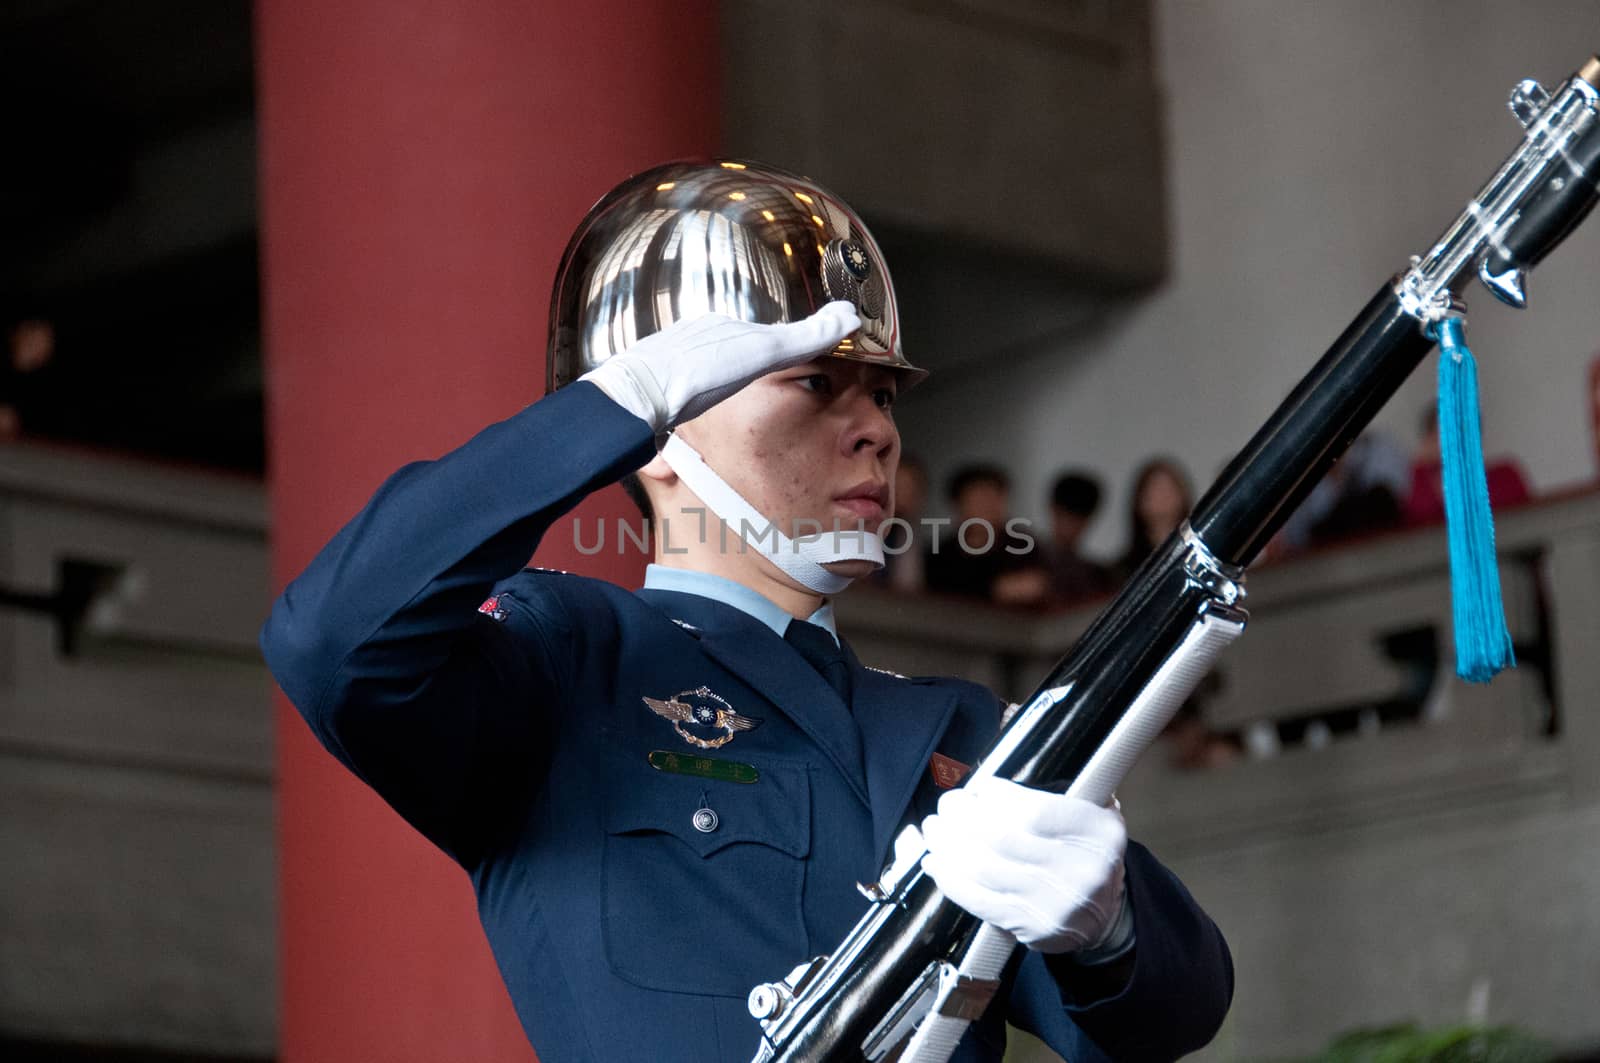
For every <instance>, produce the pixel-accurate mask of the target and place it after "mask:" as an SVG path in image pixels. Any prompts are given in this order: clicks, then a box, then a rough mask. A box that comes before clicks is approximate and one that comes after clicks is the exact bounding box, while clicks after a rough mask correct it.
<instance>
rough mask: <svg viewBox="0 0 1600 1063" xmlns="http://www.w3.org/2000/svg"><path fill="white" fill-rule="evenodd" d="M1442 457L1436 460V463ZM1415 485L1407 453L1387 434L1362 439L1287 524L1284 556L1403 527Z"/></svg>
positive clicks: (1279, 542) (1281, 540)
mask: <svg viewBox="0 0 1600 1063" xmlns="http://www.w3.org/2000/svg"><path fill="white" fill-rule="evenodd" d="M1437 457H1438V455H1437V452H1436V453H1435V460H1437ZM1409 483H1410V472H1409V470H1408V467H1407V459H1406V455H1405V451H1404V450H1402V449H1401V447H1400V444H1399V443H1397V442H1395V440H1394V438H1393V437H1392V436H1390V435H1388V434H1387V433H1384V432H1379V431H1372V432H1368V433H1366V434H1364V435H1362V436H1359V437H1357V439H1356V441H1355V442H1353V443H1351V444H1350V449H1349V450H1347V451H1345V453H1344V456H1343V457H1341V458H1340V459H1339V460H1338V461H1337V462H1336V463H1335V464H1334V466H1333V468H1331V469H1329V470H1328V473H1327V475H1326V476H1324V477H1323V478H1322V479H1321V481H1319V482H1318V483H1317V486H1316V487H1314V488H1312V489H1311V493H1310V494H1309V495H1307V496H1306V498H1305V501H1304V502H1301V503H1300V506H1299V508H1298V509H1296V510H1295V511H1294V514H1293V515H1292V516H1290V518H1289V519H1288V520H1287V521H1286V522H1284V525H1283V530H1282V531H1281V532H1279V533H1278V540H1277V546H1278V549H1279V551H1281V552H1282V553H1290V552H1294V551H1298V550H1305V549H1308V548H1310V547H1313V546H1323V545H1326V544H1328V543H1334V542H1338V541H1340V540H1343V539H1350V538H1354V537H1356V536H1360V535H1367V534H1370V533H1372V532H1377V531H1382V530H1384V529H1386V528H1394V527H1398V526H1399V525H1400V523H1401V519H1402V509H1401V499H1403V498H1405V497H1406V492H1407V490H1408V487H1409Z"/></svg>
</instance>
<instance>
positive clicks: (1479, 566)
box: [1437, 317, 1517, 683]
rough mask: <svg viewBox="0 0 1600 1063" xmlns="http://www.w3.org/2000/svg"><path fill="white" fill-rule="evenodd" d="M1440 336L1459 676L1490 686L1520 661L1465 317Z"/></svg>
mask: <svg viewBox="0 0 1600 1063" xmlns="http://www.w3.org/2000/svg"><path fill="white" fill-rule="evenodd" d="M1437 332H1438V339H1439V457H1440V461H1441V463H1442V464H1443V470H1442V471H1443V476H1444V512H1445V517H1446V519H1447V521H1448V523H1449V527H1450V596H1451V599H1452V604H1453V607H1454V612H1455V628H1456V674H1457V675H1459V676H1460V677H1461V678H1462V679H1465V680H1467V681H1468V682H1469V683H1487V682H1488V681H1489V680H1490V679H1493V678H1494V676H1495V673H1497V672H1499V671H1500V670H1501V669H1502V668H1507V667H1512V666H1515V665H1516V663H1517V662H1516V655H1515V653H1514V652H1513V651H1512V649H1511V632H1510V631H1508V630H1507V629H1506V613H1505V606H1504V605H1503V604H1502V602H1501V600H1500V569H1499V566H1498V565H1497V564H1496V562H1495V552H1494V514H1493V513H1492V512H1491V511H1490V509H1489V484H1488V480H1487V478H1486V476H1485V474H1484V469H1483V440H1482V438H1481V436H1480V435H1479V426H1478V367H1477V363H1476V362H1474V361H1473V358H1472V352H1471V351H1470V350H1468V349H1467V342H1466V339H1465V337H1464V336H1463V335H1462V329H1461V319H1460V318H1456V317H1451V318H1446V319H1444V320H1443V321H1441V322H1439V325H1438V329H1437Z"/></svg>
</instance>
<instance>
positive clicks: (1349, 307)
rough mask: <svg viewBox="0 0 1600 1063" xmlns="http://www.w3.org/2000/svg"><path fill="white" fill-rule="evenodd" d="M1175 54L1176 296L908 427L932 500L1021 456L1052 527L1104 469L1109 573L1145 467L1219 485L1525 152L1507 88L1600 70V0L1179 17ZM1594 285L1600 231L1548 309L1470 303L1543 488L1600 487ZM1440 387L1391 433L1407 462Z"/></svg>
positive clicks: (1492, 407)
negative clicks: (1157, 460) (1167, 459)
mask: <svg viewBox="0 0 1600 1063" xmlns="http://www.w3.org/2000/svg"><path fill="white" fill-rule="evenodd" d="M1156 41H1157V49H1156V51H1157V69H1158V71H1159V72H1160V76H1161V78H1162V80H1163V82H1164V86H1163V87H1164V90H1165V92H1166V99H1167V121H1168V126H1169V129H1168V134H1169V136H1168V165H1169V167H1170V171H1169V181H1168V185H1167V187H1168V190H1169V194H1170V195H1171V196H1172V205H1171V207H1172V209H1171V218H1172V235H1173V241H1174V255H1175V260H1174V262H1173V270H1172V274H1171V279H1170V281H1169V283H1168V284H1167V286H1166V287H1165V288H1164V289H1163V290H1161V291H1160V292H1159V293H1157V294H1156V295H1154V296H1152V297H1150V298H1148V299H1145V300H1143V301H1141V302H1139V303H1137V304H1135V305H1133V306H1131V307H1128V308H1126V309H1124V310H1121V311H1118V312H1115V313H1112V314H1110V315H1109V316H1108V317H1107V318H1106V319H1104V320H1102V321H1101V322H1100V324H1099V326H1098V327H1096V328H1094V329H1092V330H1090V331H1089V332H1088V333H1087V334H1082V335H1079V336H1078V337H1077V338H1075V339H1064V340H1061V341H1059V342H1055V343H1051V344H1048V345H1045V346H1044V347H1043V348H1042V349H1037V350H1035V352H1034V353H1031V354H1018V353H1016V352H1005V354H1004V357H1003V358H1002V357H997V358H994V359H989V360H987V361H984V360H979V361H977V362H975V363H973V364H972V365H971V366H967V367H962V368H959V369H952V370H950V371H948V372H946V373H945V374H942V375H939V376H935V377H934V378H933V379H931V380H930V381H929V382H928V383H927V384H925V385H923V386H922V388H921V389H919V390H918V391H917V392H915V393H913V394H912V395H911V396H910V397H909V398H908V399H907V401H906V402H904V403H903V404H902V405H901V407H900V419H901V423H902V425H903V427H904V429H905V434H906V437H907V444H908V448H909V449H912V450H915V451H920V452H922V453H924V454H926V455H927V456H928V457H929V458H930V459H931V461H932V465H933V467H934V471H935V474H936V480H937V478H938V477H940V476H942V474H944V473H946V472H948V471H949V470H950V469H951V468H952V467H953V466H954V465H955V464H957V463H958V462H959V461H961V460H963V459H965V458H969V457H975V456H981V457H986V458H990V459H995V460H1000V461H1002V462H1003V463H1004V464H1006V465H1007V466H1008V467H1009V468H1011V469H1012V470H1013V472H1014V474H1015V475H1016V477H1017V483H1016V488H1015V490H1014V492H1013V499H1014V502H1015V504H1016V508H1017V510H1018V512H1019V514H1021V515H1032V516H1036V517H1042V516H1043V515H1044V514H1043V510H1044V498H1045V492H1046V491H1047V490H1048V485H1049V483H1050V481H1051V479H1052V478H1053V475H1054V473H1055V472H1056V471H1057V470H1058V469H1059V468H1060V467H1061V466H1063V465H1066V464H1087V465H1089V466H1091V467H1094V468H1096V469H1099V470H1101V471H1102V472H1103V473H1104V474H1105V476H1106V477H1107V482H1108V486H1111V487H1113V488H1114V490H1113V491H1112V493H1111V494H1110V496H1109V497H1108V499H1107V505H1106V507H1105V509H1104V511H1103V515H1102V517H1101V518H1100V519H1099V521H1098V522H1097V523H1096V525H1095V527H1094V528H1093V529H1092V531H1091V539H1090V547H1091V550H1092V551H1100V552H1103V553H1108V554H1109V553H1114V552H1116V551H1119V550H1120V549H1121V548H1122V546H1123V537H1124V535H1125V534H1126V532H1125V529H1124V527H1123V523H1122V521H1123V518H1122V516H1121V513H1122V512H1123V509H1124V503H1123V501H1122V497H1121V496H1122V493H1123V491H1124V490H1125V485H1126V481H1127V480H1128V479H1129V478H1130V476H1131V473H1132V470H1133V469H1134V468H1135V467H1136V466H1137V465H1138V463H1139V462H1140V461H1142V460H1143V459H1144V458H1145V457H1147V456H1149V455H1152V454H1154V453H1158V452H1171V453H1174V454H1176V455H1177V456H1179V457H1180V458H1181V459H1182V460H1183V462H1184V463H1185V464H1186V465H1187V466H1188V467H1189V469H1190V471H1191V473H1192V474H1193V476H1194V477H1195V480H1196V487H1197V488H1203V487H1204V486H1205V485H1206V483H1208V482H1209V480H1210V478H1211V477H1212V476H1214V475H1215V473H1216V472H1217V471H1218V470H1219V468H1220V467H1221V465H1222V463H1223V462H1224V461H1225V460H1226V459H1227V458H1228V457H1229V456H1231V454H1232V453H1233V452H1234V451H1236V450H1237V449H1238V448H1239V447H1240V446H1241V445H1242V444H1243V443H1244V441H1245V440H1246V439H1248V438H1249V436H1250V434H1251V433H1253V432H1254V431H1255V429H1256V428H1258V427H1259V426H1260V425H1261V423H1262V422H1264V421H1265V419H1266V417H1267V415H1268V414H1269V413H1270V412H1271V410H1272V408H1273V407H1274V406H1275V405H1276V404H1277V403H1278V402H1279V401H1280V400H1281V399H1282V398H1283V396H1284V395H1286V394H1287V393H1288V390H1289V388H1290V387H1291V386H1292V385H1293V383H1294V382H1295V381H1296V380H1297V379H1298V378H1299V377H1300V375H1301V374H1302V373H1303V372H1304V371H1305V370H1306V369H1307V368H1309V367H1310V365H1311V363H1312V362H1313V361H1314V360H1315V358H1316V357H1317V356H1319V355H1320V354H1321V353H1322V351H1323V350H1324V349H1325V348H1326V346H1327V344H1328V343H1329V342H1331V341H1332V340H1333V338H1334V336H1335V335H1337V334H1338V332H1339V331H1340V330H1341V329H1342V328H1343V327H1344V326H1345V325H1346V324H1347V323H1348V322H1349V320H1350V319H1351V318H1352V317H1353V316H1354V314H1355V313H1356V311H1357V310H1358V309H1359V308H1360V307H1361V306H1362V305H1363V304H1364V303H1365V302H1366V300H1367V299H1368V298H1369V297H1370V296H1371V294H1372V293H1373V292H1374V291H1376V290H1377V288H1378V286H1379V285H1380V284H1382V283H1383V282H1384V281H1385V280H1386V279H1387V278H1388V277H1390V276H1391V275H1392V274H1393V273H1394V272H1395V271H1397V270H1398V269H1400V268H1403V267H1404V266H1405V264H1406V260H1407V256H1408V255H1411V254H1420V253H1422V252H1423V251H1425V250H1426V249H1427V248H1428V247H1429V246H1430V245H1431V244H1432V242H1433V241H1434V240H1435V239H1436V238H1437V236H1438V235H1439V234H1440V233H1441V232H1442V230H1443V229H1444V228H1445V226H1446V225H1448V224H1449V222H1450V221H1451V220H1453V218H1454V217H1455V215H1456V213H1457V212H1458V211H1459V209H1460V207H1461V205H1462V204H1463V203H1465V201H1466V200H1467V199H1468V197H1470V196H1471V195H1472V194H1473V193H1474V192H1475V191H1476V190H1477V189H1478V187H1479V186H1480V185H1481V184H1482V183H1483V182H1484V181H1485V180H1487V178H1488V177H1489V175H1490V174H1491V173H1492V172H1493V171H1494V169H1495V168H1496V167H1497V166H1498V165H1499V163H1500V161H1501V160H1502V159H1503V158H1504V156H1505V155H1506V154H1507V153H1508V152H1509V151H1510V150H1511V149H1512V147H1513V146H1514V145H1515V143H1516V142H1517V140H1518V138H1519V127H1518V126H1517V125H1516V123H1515V122H1514V120H1513V119H1512V117H1511V115H1510V113H1509V112H1508V111H1507V109H1506V106H1505V99H1506V95H1507V93H1508V92H1509V90H1510V88H1511V86H1512V85H1513V84H1515V83H1516V81H1517V80H1519V79H1520V78H1523V77H1537V78H1538V79H1540V80H1541V81H1543V82H1544V83H1545V84H1546V85H1552V84H1554V83H1555V82H1557V81H1559V80H1560V79H1562V78H1564V77H1566V76H1567V75H1568V74H1570V73H1571V72H1572V71H1573V70H1574V69H1576V68H1577V66H1578V65H1579V64H1580V63H1581V62H1582V61H1583V59H1584V58H1585V57H1587V56H1588V55H1589V54H1590V53H1591V51H1595V50H1600V5H1596V4H1594V3H1592V2H1565V0H1536V2H1529V3H1518V4H1507V3H1497V2H1494V0H1427V2H1405V3H1394V2H1388V0H1341V2H1339V3H1318V2H1314V0H1271V2H1268V0H1232V2H1226V3H1224V2H1204V3H1200V2H1182V0H1166V2H1164V3H1161V4H1160V5H1159V6H1158V11H1157V19H1156ZM1082 150H1083V151H1084V152H1087V153H1092V152H1094V151H1095V150H1097V149H1096V145H1094V144H1085V145H1082ZM891 264H892V263H891ZM1597 271H1600V224H1596V223H1593V222H1591V223H1590V224H1589V225H1588V226H1587V227H1586V228H1585V229H1583V230H1580V231H1579V232H1578V233H1577V234H1576V235H1575V236H1574V237H1572V238H1571V239H1569V240H1568V241H1567V242H1566V244H1565V245H1564V246H1563V247H1562V248H1561V249H1560V250H1558V251H1557V252H1556V253H1555V254H1554V255H1552V256H1551V258H1550V259H1549V260H1548V261H1546V262H1545V263H1544V264H1543V266H1542V267H1541V268H1540V269H1539V271H1538V272H1536V273H1535V274H1534V275H1533V277H1532V279H1531V282H1530V286H1529V287H1530V303H1531V305H1530V307H1529V309H1528V310H1526V311H1523V312H1521V313H1518V312H1516V311H1512V310H1510V309H1508V308H1506V307H1503V306H1501V305H1500V304H1498V303H1496V302H1495V301H1494V299H1493V298H1492V297H1490V296H1489V295H1488V294H1487V293H1485V292H1483V291H1481V289H1480V290H1477V291H1475V292H1472V293H1469V296H1468V298H1469V301H1470V305H1471V311H1472V313H1471V317H1470V322H1469V335H1468V338H1469V341H1470V342H1471V343H1472V345H1473V347H1474V349H1475V350H1476V351H1477V352H1478V354H1479V360H1480V372H1481V382H1482V391H1483V395H1484V440H1485V447H1486V449H1487V451H1488V452H1489V453H1491V454H1495V453H1507V454H1514V455H1516V456H1518V457H1520V458H1521V459H1522V460H1523V462H1524V463H1525V465H1526V467H1527V469H1528V472H1529V473H1530V474H1531V478H1532V481H1533V483H1534V484H1535V486H1536V487H1538V488H1541V489H1543V488H1549V487H1552V486H1555V485H1562V484H1568V483H1571V482H1574V481H1579V480H1585V479H1588V478H1590V477H1592V476H1593V475H1594V474H1595V472H1596V469H1595V468H1594V464H1593V458H1592V457H1591V453H1592V452H1591V448H1590V435H1589V421H1588V417H1589V414H1588V406H1587V405H1586V401H1585V398H1584V387H1583V382H1584V380H1585V379H1586V367H1587V365H1588V363H1589V360H1590V359H1591V358H1593V357H1594V356H1595V354H1596V352H1597V351H1600V308H1597V307H1596V303H1595V299H1594V294H1595V279H1594V278H1595V277H1596V275H1597ZM969 312H970V314H971V315H972V316H974V317H981V316H982V315H983V314H984V312H985V308H984V306H982V305H976V306H972V307H971V308H970V311H969ZM1049 312H1050V311H1049V310H1048V309H1047V308H1044V307H1041V308H1040V314H1041V316H1045V315H1047V314H1048V313H1049ZM1431 370H1432V362H1431V361H1430V362H1428V363H1425V365H1424V368H1423V369H1422V370H1420V371H1419V372H1418V373H1417V374H1416V377H1415V378H1414V379H1413V380H1412V381H1411V382H1410V383H1409V384H1408V385H1407V386H1406V388H1405V389H1404V390H1402V392H1401V393H1400V395H1399V396H1397V397H1396V399H1395V400H1394V401H1393V402H1392V403H1391V404H1390V405H1389V407H1388V408H1387V409H1386V410H1385V411H1384V412H1383V414H1382V415H1381V416H1380V418H1379V422H1378V423H1379V424H1380V425H1382V426H1386V427H1387V428H1389V429H1390V430H1392V431H1393V432H1394V433H1395V435H1396V437H1397V438H1398V439H1399V440H1401V441H1402V442H1403V443H1404V444H1405V445H1407V446H1409V445H1410V444H1411V442H1412V441H1413V439H1414V438H1415V433H1416V422H1417V415H1418V413H1419V411H1420V410H1421V409H1422V408H1423V407H1424V406H1425V405H1426V404H1427V403H1429V402H1431V401H1432V395H1433V380H1432V372H1431Z"/></svg>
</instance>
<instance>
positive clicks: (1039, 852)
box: [922, 777, 1132, 952]
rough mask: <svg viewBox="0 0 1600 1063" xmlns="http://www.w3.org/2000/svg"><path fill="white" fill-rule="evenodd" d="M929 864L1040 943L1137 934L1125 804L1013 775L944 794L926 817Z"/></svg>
mask: <svg viewBox="0 0 1600 1063" xmlns="http://www.w3.org/2000/svg"><path fill="white" fill-rule="evenodd" d="M922 838H923V842H924V844H926V845H927V848H928V853H927V855H926V856H924V857H923V859H922V866H923V869H924V870H925V871H927V872H928V874H929V875H931V876H933V880H934V882H935V883H937V884H938V886H939V889H940V890H941V891H943V893H944V895H945V896H947V897H949V898H950V899H951V900H952V901H954V902H955V903H956V904H959V905H960V906H961V907H962V908H965V909H966V910H967V911H969V912H971V913H972V914H973V915H975V916H977V917H978V918H979V919H982V920H983V921H984V922H986V923H993V924H995V925H996V926H999V927H1002V928H1003V929H1005V930H1009V931H1010V932H1011V933H1012V934H1013V935H1015V936H1016V938H1017V939H1018V940H1019V941H1021V942H1022V943H1023V944H1025V945H1027V946H1028V947H1029V948H1032V949H1036V950H1037V951H1039V952H1074V951H1078V950H1080V949H1088V948H1096V949H1098V948H1107V947H1115V945H1116V944H1118V942H1113V941H1111V940H1110V938H1111V937H1113V936H1116V937H1123V938H1125V937H1126V936H1127V935H1129V934H1131V932H1132V928H1131V923H1129V922H1128V921H1127V920H1126V919H1121V918H1119V917H1120V916H1121V915H1122V908H1123V905H1124V904H1125V903H1126V897H1125V888H1124V885H1123V864H1122V857H1123V853H1124V852H1125V851H1126V849H1127V844H1128V831H1127V827H1126V826H1125V825H1124V824H1123V822H1122V813H1121V812H1120V811H1119V810H1117V809H1114V808H1102V807H1100V806H1099V805H1096V804H1094V803H1092V802H1089V801H1085V800H1083V799H1081V798H1077V797H1068V796H1066V795H1065V794H1053V793H1047V792H1045V791H1043V790H1035V789H1032V788H1030V787H1027V786H1021V785H1018V784H1017V783H1014V782H1011V781H1010V780H1008V779H996V778H992V777H982V778H977V779H974V780H972V782H970V783H969V784H967V785H966V786H963V787H961V788H960V789H956V790H951V791H950V792H949V793H947V794H945V795H944V796H943V797H941V798H939V810H938V812H936V813H935V814H934V815H931V816H929V817H928V818H927V819H924V820H923V821H922Z"/></svg>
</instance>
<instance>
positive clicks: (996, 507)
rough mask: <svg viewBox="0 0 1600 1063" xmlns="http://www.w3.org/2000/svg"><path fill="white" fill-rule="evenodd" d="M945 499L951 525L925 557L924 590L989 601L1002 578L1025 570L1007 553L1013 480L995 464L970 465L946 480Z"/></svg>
mask: <svg viewBox="0 0 1600 1063" xmlns="http://www.w3.org/2000/svg"><path fill="white" fill-rule="evenodd" d="M946 496H947V497H948V499H949V501H950V509H951V526H950V528H949V529H948V531H947V532H946V534H944V535H941V536H940V537H939V541H938V544H937V547H936V549H935V550H934V551H933V552H932V553H931V554H930V555H929V556H928V559H927V564H928V589H929V590H931V591H937V592H939V593H941V594H961V595H966V596H967V597H972V598H989V597H990V596H991V593H992V591H993V589H994V584H995V580H996V578H997V577H999V576H1000V575H1001V574H1002V573H1005V572H1011V571H1016V570H1018V569H1022V568H1026V567H1029V561H1028V559H1026V558H1022V557H1019V556H1017V555H1014V554H1010V553H1007V552H1006V550H1005V547H1006V545H1007V544H1008V543H1009V542H1010V541H1011V540H1009V539H1008V538H1007V533H1006V520H1007V518H1008V515H1009V513H1010V507H1011V478H1010V477H1009V476H1007V475H1006V473H1005V470H1003V469H1001V468H999V467H998V466H995V465H968V466H966V467H964V468H962V469H960V470H958V471H957V472H956V474H955V475H954V476H952V477H950V481H949V484H948V487H947V490H946Z"/></svg>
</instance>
